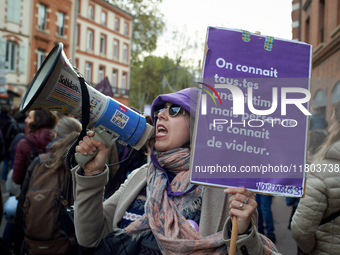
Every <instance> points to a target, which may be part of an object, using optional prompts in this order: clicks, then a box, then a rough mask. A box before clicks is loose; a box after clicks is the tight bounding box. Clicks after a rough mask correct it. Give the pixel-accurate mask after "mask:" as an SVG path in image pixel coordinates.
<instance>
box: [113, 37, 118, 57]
mask: <svg viewBox="0 0 340 255" xmlns="http://www.w3.org/2000/svg"><path fill="white" fill-rule="evenodd" d="M118 52H119V42H118V40H114V41H113V58H114V59H118V56H119V55H118Z"/></svg>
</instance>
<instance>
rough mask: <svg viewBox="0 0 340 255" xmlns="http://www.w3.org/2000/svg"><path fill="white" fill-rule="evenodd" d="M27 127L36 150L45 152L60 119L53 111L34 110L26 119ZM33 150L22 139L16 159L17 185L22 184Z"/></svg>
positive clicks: (28, 136)
mask: <svg viewBox="0 0 340 255" xmlns="http://www.w3.org/2000/svg"><path fill="white" fill-rule="evenodd" d="M25 122H26V125H27V135H26V137H25V138H27V139H28V140H29V141H30V142H31V143H32V144H33V145H34V146H35V148H36V150H41V151H45V149H46V146H47V144H48V143H49V142H51V141H52V139H53V132H52V130H53V128H54V127H55V125H56V124H57V122H58V117H57V116H56V114H54V113H53V112H51V111H46V110H33V111H30V112H29V113H28V116H27V118H26V119H25ZM31 150H32V148H31V146H30V145H29V143H28V141H26V139H21V140H20V142H19V143H18V145H17V148H16V151H15V157H14V165H13V176H12V179H13V181H14V182H15V183H16V184H20V185H21V184H22V182H23V180H24V177H25V174H26V170H27V167H28V165H27V164H28V152H29V151H31Z"/></svg>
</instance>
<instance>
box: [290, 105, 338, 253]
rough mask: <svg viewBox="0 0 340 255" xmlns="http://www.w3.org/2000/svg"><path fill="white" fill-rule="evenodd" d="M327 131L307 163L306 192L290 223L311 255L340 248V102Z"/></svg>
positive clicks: (299, 244) (302, 245)
mask: <svg viewBox="0 0 340 255" xmlns="http://www.w3.org/2000/svg"><path fill="white" fill-rule="evenodd" d="M328 132H329V136H328V137H327V139H326V141H325V143H324V144H323V145H322V147H321V148H320V150H319V151H318V152H317V153H316V155H315V158H314V161H313V162H312V164H311V165H306V169H307V171H306V172H307V178H306V191H305V196H304V197H303V198H301V199H300V202H299V205H298V207H297V209H296V212H295V214H294V216H293V220H292V223H291V228H292V235H293V238H294V239H295V241H296V242H297V244H298V246H299V247H300V248H301V249H302V250H303V251H304V252H307V253H311V254H312V255H316V254H338V253H339V251H340V238H339V236H340V217H339V216H340V175H339V167H340V102H337V103H335V104H334V109H333V113H332V116H331V124H330V127H329V129H328ZM336 213H338V214H336ZM332 216H334V219H332V218H333V217H332Z"/></svg>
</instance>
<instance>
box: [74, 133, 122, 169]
mask: <svg viewBox="0 0 340 255" xmlns="http://www.w3.org/2000/svg"><path fill="white" fill-rule="evenodd" d="M93 131H94V136H92V137H91V139H94V140H97V141H101V142H102V143H103V144H104V145H105V146H106V147H107V148H109V147H110V146H111V145H112V144H113V143H114V142H115V141H116V140H117V138H118V137H119V136H118V135H117V134H116V133H113V132H112V131H108V130H106V129H100V128H94V130H93ZM97 154H98V149H96V150H95V151H94V152H93V153H92V154H91V155H90V154H87V155H83V154H81V153H79V152H76V153H75V154H74V158H75V159H76V161H77V163H78V164H79V166H81V167H83V166H84V165H85V164H86V163H87V162H89V161H90V160H91V159H93V158H94V157H95V156H96V155H97Z"/></svg>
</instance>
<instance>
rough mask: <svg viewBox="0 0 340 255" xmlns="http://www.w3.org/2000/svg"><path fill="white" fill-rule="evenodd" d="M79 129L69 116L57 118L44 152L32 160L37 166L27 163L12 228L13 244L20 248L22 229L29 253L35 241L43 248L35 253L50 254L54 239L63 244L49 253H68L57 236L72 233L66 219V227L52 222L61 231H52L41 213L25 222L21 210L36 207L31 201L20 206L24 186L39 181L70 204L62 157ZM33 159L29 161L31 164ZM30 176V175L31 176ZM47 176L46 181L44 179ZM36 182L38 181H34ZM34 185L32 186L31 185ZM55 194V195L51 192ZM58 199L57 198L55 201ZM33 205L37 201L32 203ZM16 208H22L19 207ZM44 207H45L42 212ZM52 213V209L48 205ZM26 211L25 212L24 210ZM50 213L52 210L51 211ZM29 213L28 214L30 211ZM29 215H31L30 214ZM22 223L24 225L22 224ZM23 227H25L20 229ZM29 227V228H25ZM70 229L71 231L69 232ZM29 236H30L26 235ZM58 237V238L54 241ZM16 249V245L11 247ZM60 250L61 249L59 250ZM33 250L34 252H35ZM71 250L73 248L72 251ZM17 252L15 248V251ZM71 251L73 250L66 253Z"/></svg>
mask: <svg viewBox="0 0 340 255" xmlns="http://www.w3.org/2000/svg"><path fill="white" fill-rule="evenodd" d="M81 130H82V126H81V123H80V122H79V121H78V120H77V119H75V118H73V117H62V118H61V119H60V120H59V121H58V124H57V125H56V127H55V128H54V129H53V133H54V139H53V141H52V142H51V143H50V146H49V150H48V153H46V154H41V155H40V156H39V159H38V160H35V161H34V162H35V163H36V165H37V167H34V166H30V168H31V169H32V171H31V172H30V173H28V174H26V176H25V180H24V183H23V187H22V191H21V194H20V195H19V203H18V204H19V209H18V210H17V214H18V215H17V216H16V231H15V246H16V247H21V243H22V242H23V238H24V234H25V233H24V232H23V229H25V231H26V235H25V236H26V243H27V245H26V246H27V249H28V250H29V254H31V253H32V250H31V249H34V248H36V247H37V244H39V245H40V246H42V247H44V249H42V250H39V249H38V251H39V253H35V254H51V250H47V247H48V246H49V245H51V244H52V243H53V242H58V243H59V246H62V245H64V246H63V247H59V250H58V251H53V254H64V253H65V254H66V253H67V252H70V251H69V249H71V248H72V247H71V246H72V245H71V244H70V243H69V242H67V241H66V240H65V241H64V242H61V241H60V239H59V238H62V237H65V236H64V235H67V234H68V235H72V234H74V230H73V226H72V224H71V223H70V222H69V221H67V223H68V224H70V226H60V225H59V222H54V223H53V224H54V225H55V226H58V228H57V227H55V228H56V229H58V230H59V227H60V228H61V229H62V230H63V231H61V232H60V231H54V233H53V232H48V231H47V230H48V229H51V227H50V226H51V224H52V222H50V223H51V224H47V223H48V222H49V221H51V220H52V219H51V218H45V217H43V214H42V215H34V216H33V217H34V218H36V219H39V220H35V221H32V222H27V221H28V220H29V217H25V216H24V215H23V211H24V210H29V209H30V210H36V209H38V208H32V206H33V204H32V205H30V208H26V207H25V206H24V203H25V199H27V198H26V195H27V194H28V193H27V190H28V189H31V190H32V189H33V190H34V189H37V188H38V183H39V182H44V183H48V184H49V185H53V186H51V187H49V188H52V187H53V188H58V189H59V190H60V191H61V193H62V195H63V199H66V201H67V202H68V205H72V204H73V195H72V188H71V187H72V185H71V175H70V173H69V171H68V170H67V168H66V166H65V158H66V153H67V151H68V149H69V148H70V146H71V144H72V143H73V142H74V141H75V140H76V139H77V137H78V135H79V134H80V132H81ZM34 162H33V163H34ZM37 173H46V174H44V176H43V177H41V175H38V174H37ZM31 176H32V177H31ZM47 179H50V180H47ZM38 181H39V182H38ZM32 182H33V184H35V185H36V186H32ZM45 185H46V184H41V186H42V187H44V188H45V189H46V188H47V187H46V186H45ZM55 196H56V197H57V195H55ZM26 201H27V200H26ZM49 202H50V205H53V202H52V201H45V205H44V206H45V208H46V206H47V204H48V203H49ZM57 202H58V201H57ZM35 205H37V204H35ZM54 206H55V207H56V208H58V207H57V206H58V204H55V205H54ZM20 208H22V209H21V210H20ZM46 211H47V210H46V209H45V212H46ZM51 212H52V208H51ZM26 213H27V212H26ZM51 214H52V213H51ZM31 215H32V213H31ZM31 217H32V216H31ZM59 217H60V215H56V216H55V217H54V220H57V219H59ZM23 219H25V220H26V222H24V221H23ZM63 219H65V220H68V216H67V215H64V218H63ZM44 222H46V223H45V224H46V225H49V227H48V228H47V227H45V228H44V229H42V227H41V226H42V225H45V224H44ZM25 224H26V225H25ZM60 224H61V225H62V224H66V222H65V223H63V222H60ZM24 226H25V228H24ZM27 226H29V227H27ZM66 230H68V233H66ZM72 230H73V232H72ZM42 233H43V235H44V239H43V240H40V239H37V237H39V236H41V235H42ZM30 235H31V236H30ZM32 235H34V236H35V239H34V240H32V238H33V237H32ZM58 240H59V241H58ZM15 249H16V248H15ZM62 250H64V251H65V252H61V251H62ZM38 251H37V252H38ZM73 251H74V250H73ZM17 252H18V251H17V250H15V253H17ZM70 254H75V253H70Z"/></svg>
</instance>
